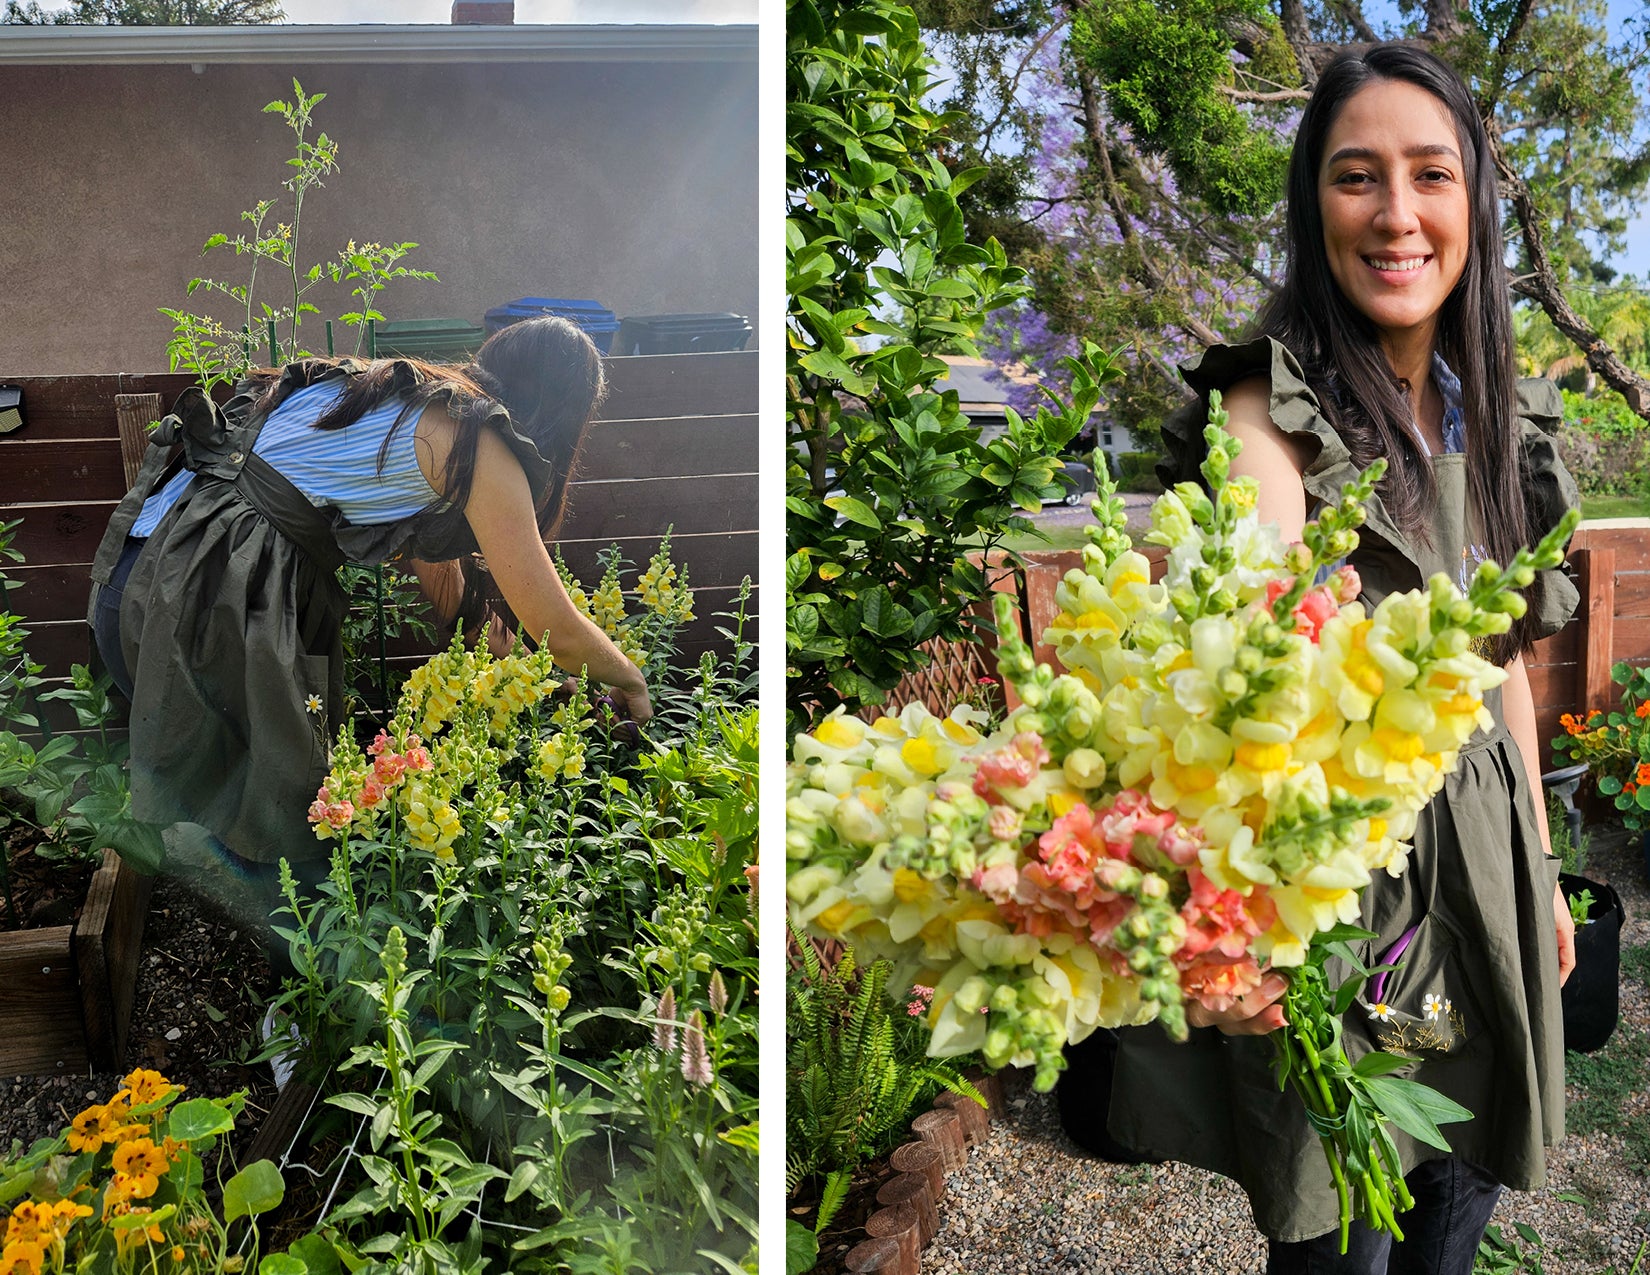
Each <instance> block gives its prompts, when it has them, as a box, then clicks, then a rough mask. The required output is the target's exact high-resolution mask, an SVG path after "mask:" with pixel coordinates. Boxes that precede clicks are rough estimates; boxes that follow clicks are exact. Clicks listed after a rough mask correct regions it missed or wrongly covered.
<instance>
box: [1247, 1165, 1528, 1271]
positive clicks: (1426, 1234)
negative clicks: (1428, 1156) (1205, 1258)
mask: <svg viewBox="0 0 1650 1275" xmlns="http://www.w3.org/2000/svg"><path fill="white" fill-rule="evenodd" d="M1404 1181H1405V1182H1406V1183H1407V1184H1408V1185H1409V1193H1410V1194H1411V1195H1412V1196H1414V1197H1415V1206H1414V1207H1413V1208H1411V1209H1409V1210H1408V1211H1407V1212H1404V1213H1400V1214H1398V1225H1399V1226H1400V1227H1401V1228H1403V1232H1404V1242H1403V1243H1402V1244H1394V1243H1393V1242H1392V1237H1391V1236H1390V1235H1388V1234H1387V1233H1386V1232H1385V1231H1371V1230H1370V1229H1369V1228H1368V1227H1367V1226H1365V1225H1364V1224H1363V1223H1362V1222H1358V1221H1356V1220H1355V1221H1353V1223H1352V1228H1351V1233H1350V1235H1349V1236H1348V1238H1347V1245H1346V1254H1345V1255H1344V1256H1343V1255H1342V1254H1341V1251H1340V1247H1341V1237H1340V1232H1339V1231H1338V1230H1335V1231H1331V1232H1329V1234H1328V1235H1319V1236H1317V1237H1316V1238H1315V1239H1310V1240H1302V1241H1301V1242H1299V1243H1296V1244H1283V1243H1280V1242H1278V1241H1277V1240H1273V1241H1271V1242H1270V1243H1269V1245H1268V1247H1267V1256H1266V1275H1472V1263H1473V1259H1474V1257H1476V1256H1477V1254H1478V1242H1479V1241H1480V1240H1481V1239H1483V1237H1484V1228H1485V1227H1486V1226H1488V1225H1489V1221H1490V1215H1491V1214H1493V1213H1494V1212H1495V1203H1496V1201H1497V1200H1498V1199H1500V1198H1501V1184H1500V1183H1499V1182H1497V1181H1496V1180H1495V1179H1494V1178H1492V1177H1491V1176H1490V1175H1489V1174H1487V1173H1485V1172H1484V1171H1483V1170H1482V1169H1479V1168H1476V1167H1475V1166H1473V1165H1470V1164H1468V1163H1467V1162H1466V1161H1465V1160H1457V1159H1454V1158H1453V1157H1451V1158H1449V1159H1443V1160H1428V1161H1427V1162H1426V1163H1425V1164H1419V1165H1416V1167H1415V1168H1413V1169H1411V1170H1410V1171H1409V1173H1408V1174H1407V1175H1406V1176H1405V1178H1404Z"/></svg>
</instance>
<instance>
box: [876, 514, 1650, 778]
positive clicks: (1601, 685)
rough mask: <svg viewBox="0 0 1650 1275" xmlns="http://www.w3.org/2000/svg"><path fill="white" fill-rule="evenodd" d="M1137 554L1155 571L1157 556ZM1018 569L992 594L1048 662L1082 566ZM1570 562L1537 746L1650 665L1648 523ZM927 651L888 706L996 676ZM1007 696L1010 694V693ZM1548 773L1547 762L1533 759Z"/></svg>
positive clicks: (1061, 562)
mask: <svg viewBox="0 0 1650 1275" xmlns="http://www.w3.org/2000/svg"><path fill="white" fill-rule="evenodd" d="M1143 552H1145V554H1146V556H1147V557H1148V558H1150V559H1152V561H1153V565H1154V572H1155V571H1156V570H1159V569H1160V567H1159V566H1158V564H1160V563H1161V561H1162V558H1163V554H1164V551H1163V550H1162V549H1160V548H1156V547H1151V546H1148V547H1146V548H1145V549H1144V550H1143ZM1023 556H1024V557H1025V559H1026V567H1025V569H1024V571H1012V570H1009V569H1008V568H1006V567H999V568H998V572H997V576H996V580H997V584H996V587H997V589H998V590H999V591H1005V592H1009V593H1011V594H1016V593H1017V594H1018V597H1019V601H1020V614H1021V617H1022V623H1023V625H1024V634H1025V637H1026V639H1027V640H1028V641H1030V642H1031V644H1032V647H1033V649H1034V650H1035V651H1036V654H1037V659H1038V660H1040V661H1044V662H1049V663H1052V662H1053V660H1054V648H1053V646H1052V645H1049V644H1047V643H1045V642H1044V641H1043V640H1042V636H1043V632H1044V630H1046V629H1047V628H1048V626H1049V624H1050V622H1051V621H1052V619H1053V617H1054V614H1055V612H1056V610H1057V609H1058V608H1057V607H1056V606H1055V603H1054V590H1055V588H1056V586H1058V585H1059V583H1060V581H1061V580H1062V579H1063V578H1064V577H1065V574H1066V572H1067V571H1070V570H1071V569H1073V568H1074V567H1081V566H1082V554H1081V553H1080V552H1078V551H1076V550H1067V551H1062V552H1032V553H1028V554H1025V555H1023ZM1569 564H1570V569H1571V572H1572V576H1573V578H1574V580H1575V583H1576V587H1577V589H1578V590H1579V592H1580V593H1581V605H1580V607H1579V608H1578V610H1577V613H1576V618H1575V620H1574V621H1573V622H1572V623H1571V624H1570V625H1569V626H1568V627H1566V628H1565V629H1564V630H1563V631H1562V632H1560V633H1558V634H1557V635H1556V636H1554V637H1550V638H1547V639H1545V640H1544V641H1542V642H1538V643H1537V644H1536V647H1535V650H1534V651H1533V652H1532V653H1531V655H1530V657H1529V658H1528V659H1527V660H1526V661H1525V662H1526V665H1527V666H1528V668H1529V673H1530V690H1531V694H1532V696H1533V698H1534V700H1535V711H1536V730H1537V732H1538V733H1539V736H1540V739H1541V741H1542V744H1543V746H1545V744H1546V743H1547V741H1548V740H1551V739H1552V738H1553V737H1554V736H1555V735H1557V734H1559V730H1560V728H1559V724H1558V719H1559V716H1560V715H1561V714H1563V713H1579V712H1582V711H1584V710H1586V709H1590V708H1603V709H1606V710H1608V709H1609V708H1610V706H1611V705H1612V704H1613V703H1614V702H1615V701H1616V699H1617V696H1618V695H1619V692H1620V688H1619V687H1616V686H1614V685H1613V684H1612V683H1611V681H1610V666H1611V664H1612V663H1614V662H1615V661H1617V660H1625V661H1627V662H1629V663H1634V664H1650V524H1640V525H1618V524H1612V523H1600V524H1591V525H1583V526H1582V527H1581V529H1580V530H1579V531H1577V532H1576V535H1575V539H1574V540H1573V541H1572V542H1571V544H1570V552H1569ZM955 646H956V649H952V648H951V647H949V646H948V647H946V648H945V649H940V650H936V652H935V667H934V668H933V669H927V670H923V671H922V672H920V673H918V674H915V675H913V677H912V678H911V679H908V681H907V683H906V684H905V685H902V686H901V688H900V689H899V691H897V692H896V693H895V695H894V697H893V700H892V702H893V703H894V704H899V703H904V702H906V701H909V700H913V699H921V700H924V701H925V702H927V703H928V706H929V707H930V708H931V709H933V710H934V711H936V712H941V711H944V709H943V708H942V704H944V705H947V706H948V705H949V704H950V703H954V702H956V699H957V693H956V692H957V690H958V686H959V685H960V682H959V678H962V679H965V680H970V681H971V680H973V679H974V678H975V677H977V676H979V675H980V674H983V673H987V672H990V673H994V672H995V660H994V659H993V658H991V657H990V656H989V654H987V653H986V651H985V649H983V648H980V647H973V646H968V645H967V644H955ZM1008 693H1009V694H1010V696H1012V689H1011V688H1010V689H1009V692H1008ZM1542 763H1543V766H1544V767H1546V766H1550V765H1551V763H1552V757H1551V756H1550V755H1548V756H1545V757H1543V758H1542Z"/></svg>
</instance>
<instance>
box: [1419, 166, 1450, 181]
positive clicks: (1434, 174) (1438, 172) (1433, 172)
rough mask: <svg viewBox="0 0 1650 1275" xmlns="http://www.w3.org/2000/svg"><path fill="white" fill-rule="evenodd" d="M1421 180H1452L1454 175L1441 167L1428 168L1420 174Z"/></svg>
mask: <svg viewBox="0 0 1650 1275" xmlns="http://www.w3.org/2000/svg"><path fill="white" fill-rule="evenodd" d="M1421 180H1422V181H1424V182H1440V183H1441V182H1448V181H1454V180H1455V175H1454V174H1453V173H1450V172H1448V171H1446V170H1445V169H1442V168H1429V169H1427V171H1426V172H1424V173H1422V174H1421Z"/></svg>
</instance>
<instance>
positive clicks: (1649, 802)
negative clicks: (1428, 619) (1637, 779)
mask: <svg viewBox="0 0 1650 1275" xmlns="http://www.w3.org/2000/svg"><path fill="white" fill-rule="evenodd" d="M1633 800H1634V801H1636V802H1638V803H1639V809H1640V810H1650V786H1640V787H1638V788H1636V789H1634V790H1633Z"/></svg>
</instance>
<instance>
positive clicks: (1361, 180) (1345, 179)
mask: <svg viewBox="0 0 1650 1275" xmlns="http://www.w3.org/2000/svg"><path fill="white" fill-rule="evenodd" d="M1373 180H1374V178H1372V177H1370V175H1369V174H1368V173H1358V172H1352V173H1342V174H1341V175H1340V176H1339V177H1337V178H1336V179H1335V184H1336V185H1337V186H1363V185H1366V184H1367V183H1369V182H1371V181H1373Z"/></svg>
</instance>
